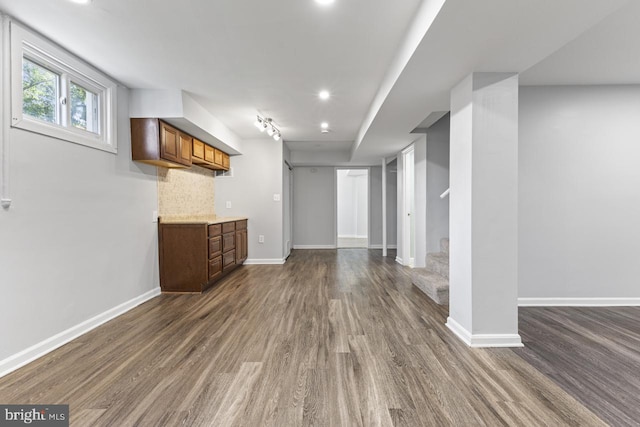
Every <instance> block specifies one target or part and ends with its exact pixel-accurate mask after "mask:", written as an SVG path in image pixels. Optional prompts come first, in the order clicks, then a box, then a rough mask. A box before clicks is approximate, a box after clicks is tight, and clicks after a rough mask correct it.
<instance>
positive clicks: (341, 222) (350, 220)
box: [336, 169, 358, 237]
mask: <svg viewBox="0 0 640 427" xmlns="http://www.w3.org/2000/svg"><path fill="white" fill-rule="evenodd" d="M336 173H337V179H338V185H337V191H338V193H337V200H338V205H337V212H338V224H337V227H338V236H339V237H356V235H357V232H358V230H357V229H358V224H357V220H358V218H357V213H358V211H357V199H356V198H357V189H356V180H355V179H354V178H353V177H349V170H348V169H339V170H338V171H337V172H336Z"/></svg>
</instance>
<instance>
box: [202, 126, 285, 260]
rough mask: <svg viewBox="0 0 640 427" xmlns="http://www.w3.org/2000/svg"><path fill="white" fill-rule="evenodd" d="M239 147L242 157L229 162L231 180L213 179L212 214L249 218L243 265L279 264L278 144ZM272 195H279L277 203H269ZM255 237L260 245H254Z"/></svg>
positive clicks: (280, 154) (280, 180) (280, 157)
mask: <svg viewBox="0 0 640 427" xmlns="http://www.w3.org/2000/svg"><path fill="white" fill-rule="evenodd" d="M242 148H243V153H244V154H243V155H242V156H234V157H232V159H231V166H232V167H233V177H216V194H215V203H216V215H218V216H246V217H248V218H249V222H248V228H249V236H248V239H249V258H248V259H247V262H246V263H248V264H251V263H282V262H283V256H284V253H283V252H284V248H283V241H282V240H283V231H282V228H283V203H282V194H281V193H282V185H283V178H282V173H283V167H282V165H283V162H284V160H283V148H282V141H274V140H273V139H271V138H269V139H256V140H244V141H242ZM274 194H278V195H280V201H274V200H273V196H274ZM227 202H231V209H228V208H227V207H226V203H227ZM259 235H263V236H264V243H258V236H259Z"/></svg>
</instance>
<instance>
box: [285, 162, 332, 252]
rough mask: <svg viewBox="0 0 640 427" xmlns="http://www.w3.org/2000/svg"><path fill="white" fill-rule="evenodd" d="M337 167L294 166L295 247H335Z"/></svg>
mask: <svg viewBox="0 0 640 427" xmlns="http://www.w3.org/2000/svg"><path fill="white" fill-rule="evenodd" d="M335 188H336V184H335V168H333V167H295V168H294V169H293V244H294V247H301V246H302V247H305V246H313V247H333V246H335V245H336V228H335V215H336V212H335Z"/></svg>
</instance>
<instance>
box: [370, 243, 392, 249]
mask: <svg viewBox="0 0 640 427" xmlns="http://www.w3.org/2000/svg"><path fill="white" fill-rule="evenodd" d="M382 247H383V245H380V244H373V245H369V249H382ZM397 248H398V246H397V245H387V249H397Z"/></svg>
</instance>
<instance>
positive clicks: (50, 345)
mask: <svg viewBox="0 0 640 427" xmlns="http://www.w3.org/2000/svg"><path fill="white" fill-rule="evenodd" d="M158 295H160V288H155V289H152V290H150V291H149V292H146V293H144V294H142V295H140V296H138V297H135V298H133V299H131V300H129V301H126V302H124V303H122V304H120V305H118V306H116V307H113V308H111V309H109V310H107V311H105V312H103V313H101V314H98V315H97V316H94V317H92V318H91V319H89V320H85V321H84V322H82V323H79V324H77V325H75V326H72V327H71V328H69V329H67V330H66V331H62V332H60V333H59V334H56V335H54V336H52V337H50V338H47V339H46V340H44V341H41V342H39V343H38V344H35V345H33V346H31V347H29V348H27V349H26V350H23V351H21V352H19V353H17V354H14V355H13V356H9V357H8V358H6V359H4V360H2V361H0V378H2V377H3V376H5V375H7V374H9V373H10V372H13V371H15V370H16V369H18V368H21V367H23V366H24V365H26V364H28V363H31V362H33V361H34V360H36V359H38V358H40V357H42V356H44V355H45V354H47V353H49V352H51V351H53V350H55V349H57V348H58V347H61V346H63V345H65V344H67V343H68V342H70V341H73V340H74V339H76V338H78V337H79V336H81V335H84V334H86V333H87V332H89V331H91V330H93V329H95V328H97V327H98V326H100V325H102V324H104V323H106V322H108V321H110V320H112V319H115V318H116V317H118V316H121V315H122V314H124V313H126V312H127V311H129V310H131V309H133V308H135V307H137V306H139V305H140V304H142V303H144V302H147V301H149V300H150V299H152V298H155V297H157V296H158Z"/></svg>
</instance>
